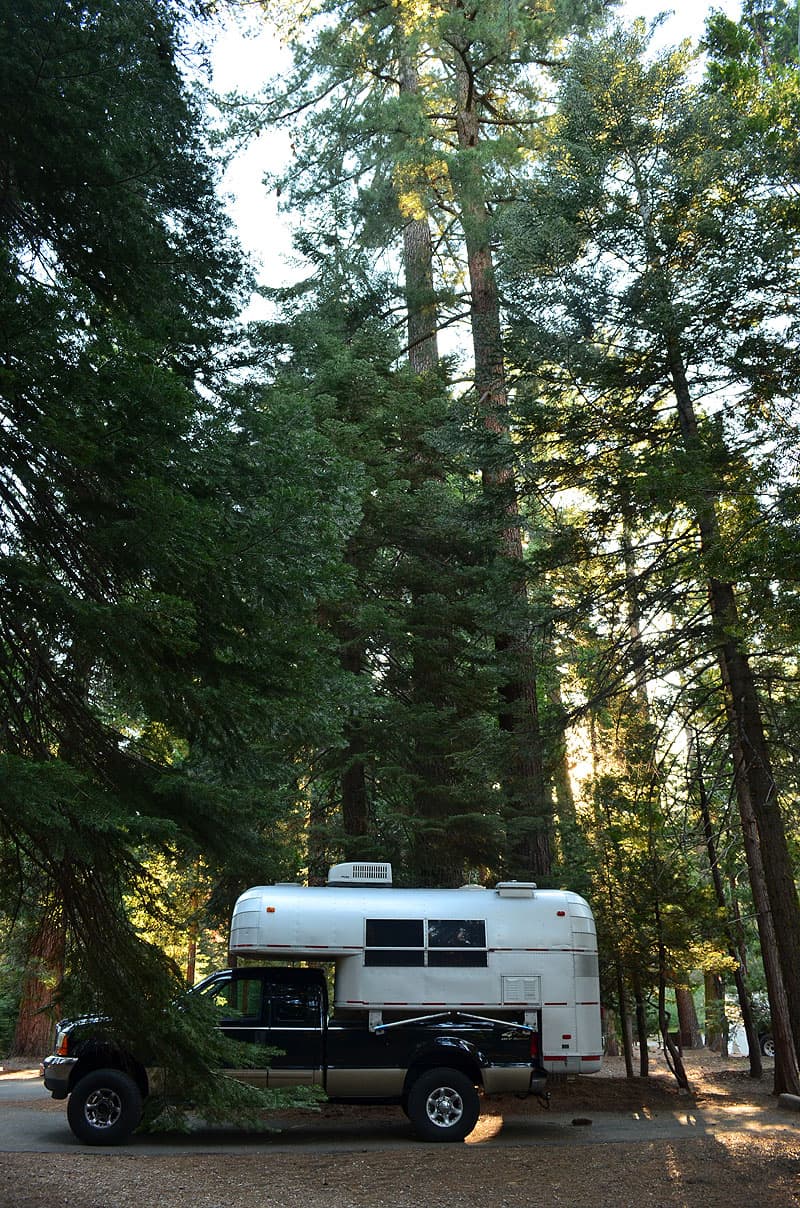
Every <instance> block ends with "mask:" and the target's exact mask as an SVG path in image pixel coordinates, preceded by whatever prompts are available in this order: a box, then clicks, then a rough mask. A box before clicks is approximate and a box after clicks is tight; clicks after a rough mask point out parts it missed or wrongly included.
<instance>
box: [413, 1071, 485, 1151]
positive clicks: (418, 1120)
mask: <svg viewBox="0 0 800 1208" xmlns="http://www.w3.org/2000/svg"><path fill="white" fill-rule="evenodd" d="M480 1112H481V1104H480V1099H479V1098H478V1092H477V1090H476V1089H475V1087H474V1086H473V1084H472V1082H471V1081H470V1079H469V1078H468V1077H467V1075H466V1074H462V1073H461V1071H460V1070H452V1069H438V1070H427V1071H426V1072H425V1073H424V1074H420V1076H419V1077H418V1078H417V1079H416V1081H415V1082H414V1083H413V1084H412V1086H411V1089H410V1091H409V1092H408V1118H409V1119H410V1121H411V1123H412V1124H413V1125H414V1129H415V1131H416V1133H417V1134H418V1135H419V1136H420V1137H421V1138H422V1140H423V1141H463V1140H464V1138H465V1137H467V1136H469V1134H470V1133H471V1132H472V1130H473V1128H474V1127H475V1125H476V1124H477V1122H478V1116H479V1115H480Z"/></svg>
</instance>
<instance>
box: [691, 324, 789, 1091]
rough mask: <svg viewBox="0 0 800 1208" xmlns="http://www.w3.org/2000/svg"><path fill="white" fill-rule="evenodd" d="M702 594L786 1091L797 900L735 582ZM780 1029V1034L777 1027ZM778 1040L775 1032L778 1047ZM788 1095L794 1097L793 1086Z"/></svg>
mask: <svg viewBox="0 0 800 1208" xmlns="http://www.w3.org/2000/svg"><path fill="white" fill-rule="evenodd" d="M667 348H668V356H669V369H670V374H671V377H672V384H673V389H674V391H675V398H676V401H677V405H678V418H679V422H680V429H681V436H682V438H683V443H684V445H685V447H686V449H687V450H688V451H689V452H691V453H695V454H697V455H698V456H700V455H701V452H702V451H701V441H700V434H699V431H698V426H697V418H696V415H695V411H694V404H693V402H692V397H691V393H690V390H689V385H688V380H687V376H686V369H685V365H684V363H683V358H682V355H681V351H680V348H679V345H678V341H677V339H676V338H674V337H668V340H667ZM700 464H701V465H702V457H701V456H700ZM696 516H697V526H698V531H699V534H700V548H701V553H702V556H703V560H704V563H705V565H706V567H707V569H709V570H710V569H711V568H714V567H715V566H716V565H717V564H718V563H719V560H720V557H721V554H722V539H721V536H720V532H719V524H718V521H717V514H716V505H715V500H714V497H713V495H711V494H707V495H706V497H705V498H701V499H700V500H699V502H698V503H697V504H696ZM708 596H709V604H710V608H711V618H712V623H713V626H714V634H715V638H716V643H717V646H716V656H717V662H718V665H719V669H720V675H721V677H722V683H723V688H724V693H725V707H726V711H727V715H728V724H729V730H730V739H731V753H732V756H733V769H734V783H735V787H736V797H737V801H738V804H739V813H740V816H741V819H742V830H743V833H746V834H747V833H748V832H752V834H750V836H749V840H748V839H746V841H745V852H746V854H747V863H748V871H749V874H750V883H751V885H752V886H753V897H754V899H755V897H756V884H755V883H758V884H759V886H760V887H761V890H762V891H763V900H762V901H761V902H760V903H758V902H757V910H758V922H759V935H760V938H761V948H762V955H763V957H764V966H765V972H766V971H767V965H768V963H769V965H770V967H771V968H773V972H772V973H771V974H767V984H768V990H769V999H770V1008H771V1010H772V1012H773V1025H774V1022H775V1021H774V1016H775V1015H776V1014H778V1015H782V1013H783V1003H782V1000H783V999H784V997H785V1001H786V1008H787V1010H788V1019H789V1022H790V1031H791V1036H792V1038H793V1041H794V1043H793V1044H792V1046H791V1051H789V1050H786V1051H785V1052H783V1053H782V1055H781V1057H780V1061H779V1059H778V1057H777V1052H776V1061H775V1070H776V1079H777V1078H778V1067H779V1065H780V1076H781V1079H787V1080H788V1082H789V1083H790V1085H791V1087H792V1088H797V1087H798V1081H797V1057H796V1055H795V1048H796V1046H797V1045H798V1042H800V903H799V902H798V897H797V888H796V886H795V880H794V869H793V866H792V861H791V858H790V856H789V848H788V845H787V842H786V831H785V828H784V824H783V816H782V814H781V809H780V804H779V801H778V792H777V786H776V783H775V778H774V776H773V773H772V766H771V760H770V755H769V749H768V747H767V742H766V738H765V735H764V726H763V721H762V716H761V704H760V701H759V698H758V692H757V690H756V685H755V680H754V678H753V672H752V668H751V666H750V662H749V659H748V657H747V654H746V653H745V651H744V649H743V647H742V645H741V639H740V637H739V634H740V632H741V629H740V623H739V613H738V608H737V603H736V593H735V590H734V587H733V584H732V583H729V582H726V581H725V580H723V579H720V578H718V577H717V576H716V575H715V574H714V573H713V571H712V573H709V576H708ZM772 952H775V953H776V955H777V957H778V959H777V960H776V961H773V960H771V953H772ZM780 1030H781V1034H782V1036H783V1030H784V1029H783V1027H782V1024H781V1027H780ZM785 1039H786V1040H788V1039H789V1038H788V1037H786V1038H785ZM783 1043H784V1041H783V1040H781V1041H779V1040H778V1037H777V1034H776V1036H775V1044H776V1050H777V1048H778V1046H779V1044H783ZM782 1089H790V1087H783V1088H782ZM792 1093H794V1094H797V1093H800V1092H799V1091H798V1089H793V1090H792Z"/></svg>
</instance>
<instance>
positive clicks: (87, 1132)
mask: <svg viewBox="0 0 800 1208" xmlns="http://www.w3.org/2000/svg"><path fill="white" fill-rule="evenodd" d="M141 1118H142V1095H141V1091H140V1090H139V1088H138V1086H137V1085H136V1083H135V1082H134V1081H133V1079H132V1078H131V1077H129V1075H128V1074H125V1073H123V1072H122V1070H93V1071H92V1072H91V1073H90V1074H85V1075H84V1077H83V1078H81V1080H80V1082H78V1084H77V1085H76V1086H75V1088H74V1089H73V1091H72V1094H71V1095H70V1097H69V1102H68V1103H67V1120H68V1121H69V1126H70V1128H71V1129H72V1131H73V1133H74V1134H75V1136H76V1137H77V1138H78V1140H79V1141H84V1142H85V1143H86V1144H87V1145H121V1144H122V1142H123V1141H127V1139H128V1137H129V1136H130V1135H131V1133H132V1132H133V1130H134V1129H135V1128H136V1126H137V1125H138V1123H139V1121H140V1120H141Z"/></svg>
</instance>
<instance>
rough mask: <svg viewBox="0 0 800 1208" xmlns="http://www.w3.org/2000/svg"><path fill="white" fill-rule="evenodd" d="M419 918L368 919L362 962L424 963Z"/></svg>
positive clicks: (421, 929) (423, 936)
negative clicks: (365, 945) (365, 946)
mask: <svg viewBox="0 0 800 1208" xmlns="http://www.w3.org/2000/svg"><path fill="white" fill-rule="evenodd" d="M424 944H425V927H424V924H423V922H422V919H367V949H366V952H365V953H364V964H365V965H373V966H375V965H382V966H384V967H385V968H388V967H389V966H392V965H395V966H397V965H406V966H420V965H424V964H425V951H424Z"/></svg>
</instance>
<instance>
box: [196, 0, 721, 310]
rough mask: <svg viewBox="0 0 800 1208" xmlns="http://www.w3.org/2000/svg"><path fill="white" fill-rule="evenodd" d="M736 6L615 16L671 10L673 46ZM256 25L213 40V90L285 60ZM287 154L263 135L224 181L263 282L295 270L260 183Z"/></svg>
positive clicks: (633, 5) (665, 37) (279, 219)
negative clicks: (248, 33) (708, 18)
mask: <svg viewBox="0 0 800 1208" xmlns="http://www.w3.org/2000/svg"><path fill="white" fill-rule="evenodd" d="M739 10H740V3H739V0H715V2H714V3H707V2H706V0H696V2H695V3H690V2H689V3H687V0H682V2H680V0H677V2H675V3H673V4H669V3H664V0H623V3H621V4H620V6H619V14H620V16H621V17H622V18H623V19H628V20H633V19H634V18H636V17H644V18H645V20H647V21H651V20H653V19H654V18H655V17H657V16H658V15H659V13H662V12H667V13H670V15H669V16H668V17H667V19H666V21H665V22H664V24H663V26H662V27H661V29H660V30H659V33H658V36H657V38H656V40H655V45H656V46H658V45H668V44H670V43H672V44H675V43H678V42H680V41H681V40H682V39H684V38H691V39H692V40H693V41H694V40H697V39H698V38H699V37H700V36H701V35H702V33H703V28H704V24H705V19H706V16H707V15H708V13H710V12H712V11H723V12H726V13H728V15H729V16H732V17H735V16H736V15H737V14H738V13H739ZM256 28H258V29H259V32H258V35H257V36H250V37H247V36H245V35H244V33H243V32H242V29H241V28H237V27H233V28H230V29H228V30H227V31H226V32H225V33H224V34H221V35H220V36H219V37H218V38H217V40H216V42H215V44H214V47H213V51H212V63H213V68H214V80H213V82H214V87H215V88H216V89H217V91H219V92H223V93H224V92H230V91H233V90H234V89H239V90H240V91H243V92H248V91H253V92H256V91H257V90H258V88H259V86H260V84H261V83H262V82H263V81H264V80H265V79H266V78H268V76H269V75H270V74H272V73H274V72H277V71H279V70H280V67H281V63H282V62H284V63H286V62H287V56H286V52H285V51H284V50H283V49H282V48H281V46H280V45H279V43H278V42H277V41H276V39H275V37H274V36H273V35H272V34H270V33H269V32H268V31H267V30H266V29H265V28H264V27H263V26H256ZM288 155H289V140H288V137H287V136H285V135H282V134H280V133H275V132H268V133H265V134H262V135H260V136H259V138H257V139H256V140H255V141H254V142H253V143H252V144H251V145H250V146H249V147H248V148H246V149H245V150H244V151H242V152H241V153H240V154H239V155H237V156H236V157H235V159H234V160H233V162H232V163H231V165H230V167H229V168H228V170H227V172H226V174H225V178H224V181H223V188H224V190H225V192H226V194H227V195H228V197H229V201H228V210H229V213H230V214H231V217H232V218H233V220H234V222H235V224H236V227H237V229H238V232H239V238H240V240H241V242H242V245H243V246H244V248H245V250H246V251H247V253H248V254H249V255H250V256H251V257H252V258H253V259H254V260H255V262H256V266H257V268H258V277H259V281H260V282H261V283H262V284H264V285H279V284H282V283H285V282H287V281H290V280H291V279H292V278H293V277H294V276H296V274H297V270H296V269H295V270H294V271H293V270H292V267H291V265H290V264H288V263H287V258H288V257H290V256H291V236H290V232H289V230H288V229H287V215H285V214H279V213H278V207H277V199H276V197H275V195H274V193H270V192H268V191H267V189H266V188H265V187H264V185H263V183H262V178H263V175H264V172H266V171H269V169H270V168H274V167H275V166H277V165H279V164H280V163H281V162H283V161H284V160H285V159H286V158H287V157H288ZM265 314H266V307H265V304H264V303H263V301H262V300H260V299H255V300H254V303H253V306H252V307H251V309H250V311H249V312H248V316H247V317H248V318H256V317H262V316H264V315H265Z"/></svg>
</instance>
